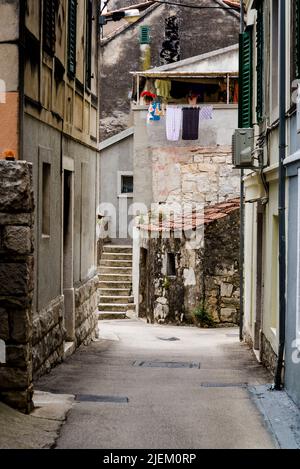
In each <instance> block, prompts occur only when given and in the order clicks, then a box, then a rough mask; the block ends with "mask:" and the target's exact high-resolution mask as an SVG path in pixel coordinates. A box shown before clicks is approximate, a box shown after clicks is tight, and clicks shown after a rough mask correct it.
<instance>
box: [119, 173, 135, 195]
mask: <svg viewBox="0 0 300 469" xmlns="http://www.w3.org/2000/svg"><path fill="white" fill-rule="evenodd" d="M117 189H118V196H119V197H132V194H133V189H134V186H133V172H132V171H118V187H117Z"/></svg>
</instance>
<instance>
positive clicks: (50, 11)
mask: <svg viewBox="0 0 300 469" xmlns="http://www.w3.org/2000/svg"><path fill="white" fill-rule="evenodd" d="M55 16H56V2H55V0H44V2H43V49H44V50H45V51H46V52H47V53H48V54H50V55H51V56H53V55H54V53H55V40H56V35H55Z"/></svg>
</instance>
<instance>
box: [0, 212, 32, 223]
mask: <svg viewBox="0 0 300 469" xmlns="http://www.w3.org/2000/svg"><path fill="white" fill-rule="evenodd" d="M11 225H14V226H18V225H22V226H24V225H25V226H32V225H33V215H32V214H31V213H0V226H11Z"/></svg>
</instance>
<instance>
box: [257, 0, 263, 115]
mask: <svg viewBox="0 0 300 469" xmlns="http://www.w3.org/2000/svg"><path fill="white" fill-rule="evenodd" d="M256 50H257V66H256V73H257V75H256V80H257V104H256V117H257V122H260V121H261V120H262V117H263V72H264V16H263V1H262V2H260V4H259V7H258V12H257V22H256Z"/></svg>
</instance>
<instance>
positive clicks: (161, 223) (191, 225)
mask: <svg viewBox="0 0 300 469" xmlns="http://www.w3.org/2000/svg"><path fill="white" fill-rule="evenodd" d="M239 208H240V199H231V200H228V201H226V202H222V203H219V204H215V205H209V206H207V207H205V208H204V212H203V211H201V212H198V213H197V212H195V211H194V212H192V213H187V214H185V213H183V214H181V215H174V216H173V217H172V216H171V217H170V218H169V219H167V220H166V219H162V220H158V216H157V214H156V216H155V215H153V216H152V218H151V213H149V215H148V217H149V218H150V220H149V221H150V223H147V222H145V223H141V224H140V225H138V228H139V229H141V230H144V231H151V232H164V231H170V230H172V231H175V230H182V229H184V230H189V229H195V228H198V227H200V226H203V225H208V224H209V223H212V222H214V221H215V220H220V219H221V218H225V217H226V216H228V215H229V214H230V213H232V212H234V211H236V210H238V209H239Z"/></svg>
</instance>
